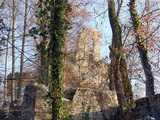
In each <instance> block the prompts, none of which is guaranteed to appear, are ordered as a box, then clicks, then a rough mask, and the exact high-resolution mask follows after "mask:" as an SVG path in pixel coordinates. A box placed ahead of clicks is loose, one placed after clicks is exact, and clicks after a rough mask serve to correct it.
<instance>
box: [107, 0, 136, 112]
mask: <svg viewBox="0 0 160 120" xmlns="http://www.w3.org/2000/svg"><path fill="white" fill-rule="evenodd" d="M108 13H109V20H110V24H111V28H112V33H113V36H112V46H111V47H110V50H111V53H110V57H111V71H112V73H113V75H112V77H113V80H114V84H115V90H116V92H117V97H118V102H119V105H120V107H122V109H124V108H126V107H131V106H130V105H131V104H132V103H133V93H132V88H131V84H130V81H129V78H128V72H127V64H126V62H125V58H124V57H123V54H124V53H123V51H122V47H123V45H122V38H121V26H120V24H119V21H118V17H117V15H116V12H115V3H114V0H108Z"/></svg>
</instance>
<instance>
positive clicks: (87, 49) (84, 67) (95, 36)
mask: <svg viewBox="0 0 160 120" xmlns="http://www.w3.org/2000/svg"><path fill="white" fill-rule="evenodd" d="M76 49H77V50H76V62H77V64H78V65H79V69H80V70H79V72H80V73H81V75H80V76H83V75H84V76H85V74H87V71H88V67H89V65H90V63H92V62H93V61H99V60H100V33H99V32H97V31H96V30H95V29H90V28H83V29H82V30H81V33H80V35H79V38H78V41H77V48H76Z"/></svg>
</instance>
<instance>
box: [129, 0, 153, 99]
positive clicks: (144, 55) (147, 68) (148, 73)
mask: <svg viewBox="0 0 160 120" xmlns="http://www.w3.org/2000/svg"><path fill="white" fill-rule="evenodd" d="M135 2H136V0H130V4H129V5H130V14H131V19H132V22H133V23H132V24H133V28H134V32H135V37H136V45H137V48H138V51H139V54H140V59H141V63H142V67H143V70H144V73H145V77H146V96H152V95H154V94H155V92H154V77H153V74H152V70H151V65H150V63H149V59H148V51H147V48H146V45H145V39H144V37H143V36H142V35H141V32H140V29H141V21H140V18H139V16H138V14H137V11H136V3H135Z"/></svg>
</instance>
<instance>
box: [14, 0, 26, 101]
mask: <svg viewBox="0 0 160 120" xmlns="http://www.w3.org/2000/svg"><path fill="white" fill-rule="evenodd" d="M27 11H28V0H25V12H24V14H25V15H24V25H23V38H22V50H21V58H20V76H19V79H18V85H17V87H18V88H17V99H20V98H21V84H22V83H21V82H22V75H23V66H24V47H25V41H26V28H27Z"/></svg>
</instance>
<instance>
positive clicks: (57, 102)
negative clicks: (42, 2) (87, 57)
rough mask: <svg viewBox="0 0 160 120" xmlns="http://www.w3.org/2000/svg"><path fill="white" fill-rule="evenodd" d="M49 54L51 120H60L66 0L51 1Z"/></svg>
mask: <svg viewBox="0 0 160 120" xmlns="http://www.w3.org/2000/svg"><path fill="white" fill-rule="evenodd" d="M50 5H51V21H50V37H51V39H50V43H49V52H50V53H49V54H50V55H49V56H50V66H51V69H50V70H51V72H50V73H51V82H50V95H51V98H52V120H60V119H61V115H60V108H61V105H62V81H63V74H62V72H63V62H64V61H63V58H64V55H63V51H64V39H65V32H66V26H65V10H66V5H67V0H52V1H51V4H50Z"/></svg>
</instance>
